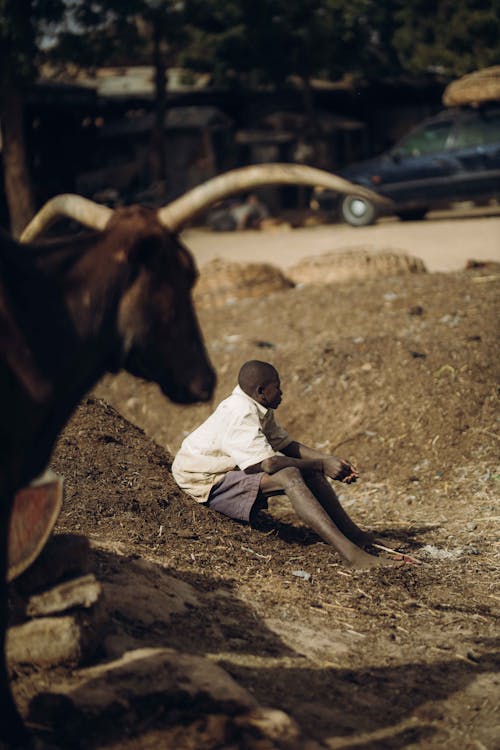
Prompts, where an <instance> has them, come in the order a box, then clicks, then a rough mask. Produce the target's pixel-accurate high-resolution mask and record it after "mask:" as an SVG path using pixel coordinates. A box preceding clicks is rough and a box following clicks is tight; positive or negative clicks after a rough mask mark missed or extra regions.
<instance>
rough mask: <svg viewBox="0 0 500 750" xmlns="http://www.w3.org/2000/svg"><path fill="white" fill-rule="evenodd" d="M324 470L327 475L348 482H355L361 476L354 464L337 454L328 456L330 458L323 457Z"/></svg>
mask: <svg viewBox="0 0 500 750" xmlns="http://www.w3.org/2000/svg"><path fill="white" fill-rule="evenodd" d="M323 471H324V473H325V474H326V476H327V477H330V478H331V479H336V480H337V481H339V482H345V483H346V484H351V482H355V481H356V479H357V478H358V476H359V474H358V470H357V469H356V467H355V466H353V464H351V463H349V461H346V460H345V459H343V458H338V457H337V456H328V458H325V459H323Z"/></svg>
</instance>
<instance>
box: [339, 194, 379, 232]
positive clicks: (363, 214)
mask: <svg viewBox="0 0 500 750" xmlns="http://www.w3.org/2000/svg"><path fill="white" fill-rule="evenodd" d="M341 213H342V218H343V220H344V221H345V222H347V224H350V225H351V226H352V227H367V226H368V225H369V224H373V222H374V221H375V219H376V218H377V209H376V208H375V206H374V205H373V203H372V202H371V201H369V200H367V199H366V198H360V196H359V195H346V196H345V198H344V200H343V201H342V206H341Z"/></svg>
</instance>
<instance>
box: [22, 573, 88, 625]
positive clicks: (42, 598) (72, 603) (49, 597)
mask: <svg viewBox="0 0 500 750" xmlns="http://www.w3.org/2000/svg"><path fill="white" fill-rule="evenodd" d="M101 593H102V588H101V584H100V583H98V581H96V579H95V576H94V575H92V574H90V575H87V576H83V577H81V578H73V579H72V580H70V581H65V582H64V583H61V584H59V585H58V586H54V588H52V589H49V590H48V591H44V592H43V593H41V594H35V595H34V596H32V597H31V598H30V600H29V602H28V606H27V608H26V614H27V615H29V616H30V617H40V616H42V615H52V614H56V613H60V612H65V611H66V610H68V609H72V608H73V607H84V608H85V609H88V608H89V607H92V606H93V605H94V604H95V603H96V602H97V601H98V599H99V598H100V596H101Z"/></svg>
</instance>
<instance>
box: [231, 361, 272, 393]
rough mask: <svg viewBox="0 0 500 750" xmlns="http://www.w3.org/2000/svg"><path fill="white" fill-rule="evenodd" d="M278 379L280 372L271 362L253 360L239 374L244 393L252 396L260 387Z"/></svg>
mask: <svg viewBox="0 0 500 750" xmlns="http://www.w3.org/2000/svg"><path fill="white" fill-rule="evenodd" d="M278 377H279V376H278V371H277V370H276V368H275V367H273V366H272V365H270V364H269V362H261V361H260V360H258V359H251V360H249V361H248V362H245V364H244V365H243V366H242V367H241V369H240V372H239V374H238V385H239V386H240V388H241V390H242V391H245V393H246V394H248V395H249V396H251V395H253V394H254V393H255V391H256V390H257V388H258V387H259V386H261V385H265V384H266V383H269V382H270V381H271V380H273V379H275V378H278Z"/></svg>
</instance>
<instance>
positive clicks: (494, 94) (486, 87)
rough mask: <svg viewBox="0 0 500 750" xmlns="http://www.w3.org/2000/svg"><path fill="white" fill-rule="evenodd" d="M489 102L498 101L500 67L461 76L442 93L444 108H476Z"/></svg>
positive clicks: (499, 98)
mask: <svg viewBox="0 0 500 750" xmlns="http://www.w3.org/2000/svg"><path fill="white" fill-rule="evenodd" d="M490 101H500V65H494V66H493V67H491V68H483V69H482V70H476V71H475V72H474V73H469V74H468V75H466V76H462V78H458V79H457V80H456V81H452V82H451V83H450V84H449V85H448V86H447V87H446V88H445V90H444V93H443V104H444V105H445V106H446V107H461V106H464V105H470V106H478V105H479V104H482V103H483V102H490Z"/></svg>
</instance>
